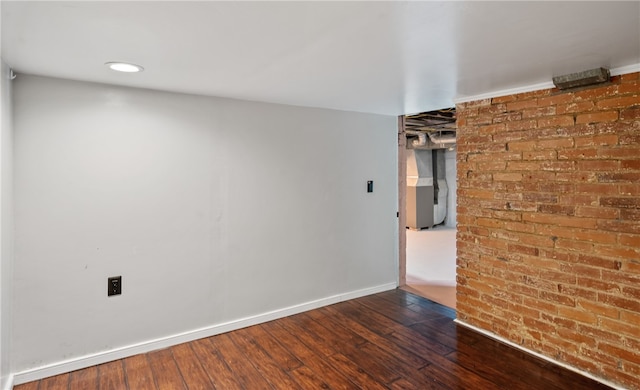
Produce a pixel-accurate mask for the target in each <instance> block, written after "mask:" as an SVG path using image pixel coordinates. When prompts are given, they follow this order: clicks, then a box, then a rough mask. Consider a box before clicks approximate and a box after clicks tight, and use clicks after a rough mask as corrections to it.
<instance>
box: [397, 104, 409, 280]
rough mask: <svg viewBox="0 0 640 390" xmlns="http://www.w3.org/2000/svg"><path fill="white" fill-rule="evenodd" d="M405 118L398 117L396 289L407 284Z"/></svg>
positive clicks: (402, 116)
mask: <svg viewBox="0 0 640 390" xmlns="http://www.w3.org/2000/svg"><path fill="white" fill-rule="evenodd" d="M404 130H405V116H404V115H400V116H399V117H398V287H404V286H405V285H406V284H407V155H406V153H407V137H406V135H405V132H404Z"/></svg>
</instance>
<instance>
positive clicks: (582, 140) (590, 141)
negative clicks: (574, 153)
mask: <svg viewBox="0 0 640 390" xmlns="http://www.w3.org/2000/svg"><path fill="white" fill-rule="evenodd" d="M617 144H618V136H617V135H615V134H604V135H593V136H590V137H578V138H576V139H575V146H576V148H583V147H587V146H609V145H617Z"/></svg>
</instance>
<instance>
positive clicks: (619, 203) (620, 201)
mask: <svg viewBox="0 0 640 390" xmlns="http://www.w3.org/2000/svg"><path fill="white" fill-rule="evenodd" d="M600 206H605V207H618V208H633V209H640V198H636V197H633V198H621V197H602V198H600Z"/></svg>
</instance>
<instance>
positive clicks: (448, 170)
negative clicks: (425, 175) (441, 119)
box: [444, 150, 458, 227]
mask: <svg viewBox="0 0 640 390" xmlns="http://www.w3.org/2000/svg"><path fill="white" fill-rule="evenodd" d="M444 160H445V163H444V167H445V177H446V180H447V186H448V187H449V193H448V194H447V216H446V218H445V219H444V224H445V225H446V226H448V227H456V226H457V225H456V218H457V212H456V208H457V204H458V198H457V196H456V193H457V189H458V183H457V181H456V180H457V177H456V151H455V150H452V151H449V150H446V151H445V152H444Z"/></svg>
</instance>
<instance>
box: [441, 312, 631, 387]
mask: <svg viewBox="0 0 640 390" xmlns="http://www.w3.org/2000/svg"><path fill="white" fill-rule="evenodd" d="M453 322H455V323H456V324H460V325H462V326H464V327H465V328H469V329H471V330H473V331H475V332H478V333H481V334H483V335H485V336H487V337H489V338H492V339H494V340H497V341H499V342H501V343H503V344H507V345H509V346H511V347H513V348H516V349H519V350H521V351H523V352H526V353H528V354H529V355H533V356H535V357H537V358H540V359H542V360H546V361H548V362H550V363H553V364H555V365H558V366H560V367H562V368H566V369H567V370H569V371H573V372H575V373H578V374H580V375H582V376H586V377H587V378H590V379H593V380H594V381H596V382H600V383H603V384H605V385H607V386H609V387H611V388H614V389H616V390H625V388H624V387H621V386H619V385H616V384H615V383H612V382H609V381H608V380H606V379H602V378H599V377H597V376H595V375H592V374H589V373H588V372H586V371H582V370H580V369H578V368H576V367H573V366H570V365H568V364H566V363H562V362H559V361H557V360H554V359H552V358H550V357H548V356H545V355H542V354H540V353H538V352H535V351H532V350H530V349H528V348H525V347H523V346H522V345H518V344H516V343H514V342H512V341H509V340H507V339H505V338H502V337H500V336H498V335H497V334H495V333H491V332H489V331H486V330H484V329H481V328H478V327H475V326H473V325H469V324H467V323H466V322H464V321H460V320H459V319H457V318H456V319H455V320H453Z"/></svg>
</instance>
